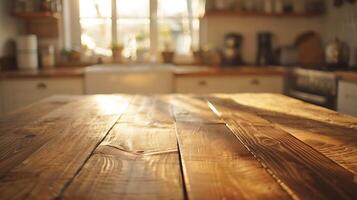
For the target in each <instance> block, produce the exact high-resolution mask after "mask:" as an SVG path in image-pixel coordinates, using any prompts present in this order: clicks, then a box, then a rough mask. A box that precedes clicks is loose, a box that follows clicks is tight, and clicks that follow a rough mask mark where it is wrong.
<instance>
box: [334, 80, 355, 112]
mask: <svg viewBox="0 0 357 200" xmlns="http://www.w3.org/2000/svg"><path fill="white" fill-rule="evenodd" d="M337 111H338V112H341V113H344V114H348V115H352V116H356V117H357V83H353V82H348V81H339V83H338V97H337Z"/></svg>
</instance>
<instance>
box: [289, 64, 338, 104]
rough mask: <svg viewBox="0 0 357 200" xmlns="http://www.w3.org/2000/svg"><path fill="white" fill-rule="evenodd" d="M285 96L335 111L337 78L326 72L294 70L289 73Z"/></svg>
mask: <svg viewBox="0 0 357 200" xmlns="http://www.w3.org/2000/svg"><path fill="white" fill-rule="evenodd" d="M287 94H288V95H289V96H291V97H294V98H297V99H301V100H303V101H306V102H309V103H313V104H316V105H320V106H323V107H326V108H330V109H336V101H337V77H336V75H335V74H334V73H332V72H328V71H319V70H313V69H304V68H294V69H292V70H290V72H289V76H288V89H287Z"/></svg>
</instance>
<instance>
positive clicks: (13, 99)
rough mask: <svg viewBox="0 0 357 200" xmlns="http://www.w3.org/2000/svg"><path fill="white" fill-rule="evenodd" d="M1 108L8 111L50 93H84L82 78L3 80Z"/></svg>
mask: <svg viewBox="0 0 357 200" xmlns="http://www.w3.org/2000/svg"><path fill="white" fill-rule="evenodd" d="M2 94H3V95H2V96H3V101H4V102H3V108H4V112H5V113H7V112H10V111H13V110H15V109H17V108H20V107H23V106H26V105H29V104H31V103H34V102H36V101H39V100H41V99H44V98H46V97H49V96H52V95H61V94H72V95H80V94H84V88H83V79H82V78H48V79H47V78H35V79H8V80H4V81H3V91H2Z"/></svg>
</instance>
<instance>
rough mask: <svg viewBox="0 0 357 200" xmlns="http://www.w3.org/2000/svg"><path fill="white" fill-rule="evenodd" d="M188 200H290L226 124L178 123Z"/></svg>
mask: <svg viewBox="0 0 357 200" xmlns="http://www.w3.org/2000/svg"><path fill="white" fill-rule="evenodd" d="M176 132H177V137H178V143H179V149H180V155H181V162H182V165H183V166H182V167H183V172H184V180H185V183H186V190H187V193H188V198H189V199H191V200H195V199H291V197H290V196H289V195H288V193H286V192H285V191H284V190H283V189H282V187H281V186H280V185H279V184H278V183H277V182H276V181H275V180H274V179H273V178H272V177H271V176H270V175H269V174H268V172H267V171H265V169H264V168H263V167H262V166H261V165H260V163H259V162H258V161H257V160H256V159H255V158H254V156H253V154H251V153H250V152H249V151H248V150H247V149H246V148H245V147H244V146H243V145H242V144H241V143H240V142H239V141H238V140H237V138H236V137H235V136H234V135H233V134H232V133H231V131H230V130H229V129H228V128H227V127H226V125H225V124H201V123H194V122H184V123H180V122H178V123H177V127H176Z"/></svg>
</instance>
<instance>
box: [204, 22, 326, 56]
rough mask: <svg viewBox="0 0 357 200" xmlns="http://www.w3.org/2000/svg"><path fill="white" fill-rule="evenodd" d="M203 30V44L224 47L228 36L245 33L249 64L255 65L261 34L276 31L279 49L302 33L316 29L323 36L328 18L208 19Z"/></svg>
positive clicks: (244, 52)
mask: <svg viewBox="0 0 357 200" xmlns="http://www.w3.org/2000/svg"><path fill="white" fill-rule="evenodd" d="M201 27H202V33H201V35H202V39H201V44H202V45H210V46H218V47H221V46H222V45H223V38H224V35H225V34H226V33H228V32H237V33H241V34H243V37H244V41H243V49H242V53H243V58H244V60H245V62H248V63H254V62H255V55H256V51H257V47H256V46H257V45H256V34H257V32H259V31H269V32H272V33H273V34H274V45H275V46H278V45H291V44H293V43H294V41H295V39H296V37H297V36H298V35H299V34H301V33H302V32H304V31H307V30H313V31H315V32H317V33H319V34H320V35H322V34H323V30H324V17H312V18H289V17H287V18H278V17H265V18H264V17H243V18H239V17H226V16H225V17H207V18H205V19H204V20H203V22H202V26H201Z"/></svg>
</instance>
